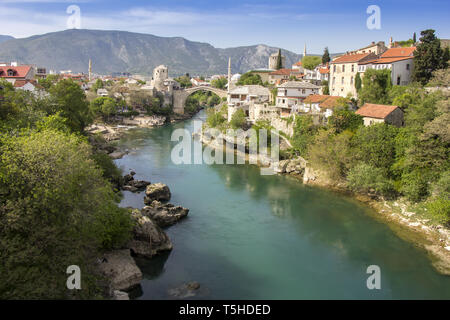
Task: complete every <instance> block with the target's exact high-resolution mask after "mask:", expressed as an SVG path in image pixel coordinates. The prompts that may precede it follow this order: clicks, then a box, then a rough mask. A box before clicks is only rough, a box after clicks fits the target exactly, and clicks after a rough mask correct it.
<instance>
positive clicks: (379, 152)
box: [352, 123, 399, 175]
mask: <svg viewBox="0 0 450 320" xmlns="http://www.w3.org/2000/svg"><path fill="white" fill-rule="evenodd" d="M398 131H399V129H398V128H396V127H394V126H391V125H387V124H383V123H381V124H374V125H371V126H368V127H360V128H359V129H358V130H357V131H356V134H355V135H354V136H353V139H352V146H353V150H354V153H355V157H356V159H358V160H361V161H363V162H365V163H367V164H369V165H371V166H373V167H374V168H379V169H382V170H383V172H384V174H386V175H387V174H388V173H389V171H390V169H391V166H392V165H393V164H394V162H395V157H396V153H395V150H396V140H395V138H396V136H397V134H398Z"/></svg>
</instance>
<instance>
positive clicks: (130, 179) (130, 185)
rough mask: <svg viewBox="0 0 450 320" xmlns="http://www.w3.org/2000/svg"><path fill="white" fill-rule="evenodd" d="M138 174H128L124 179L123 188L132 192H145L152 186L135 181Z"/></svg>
mask: <svg viewBox="0 0 450 320" xmlns="http://www.w3.org/2000/svg"><path fill="white" fill-rule="evenodd" d="M135 174H136V172H134V171H131V172H130V173H129V174H126V175H125V176H124V177H123V181H124V186H123V187H122V189H123V190H125V191H130V192H138V191H143V190H145V188H146V187H147V186H148V185H150V182H148V181H144V180H134V175H135Z"/></svg>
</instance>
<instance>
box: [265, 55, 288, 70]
mask: <svg viewBox="0 0 450 320" xmlns="http://www.w3.org/2000/svg"><path fill="white" fill-rule="evenodd" d="M277 62H278V52H277V53H274V54H272V55H270V57H269V69H271V70H276V69H277ZM285 66H286V57H285V56H283V55H281V68H285Z"/></svg>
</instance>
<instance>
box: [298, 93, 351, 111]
mask: <svg viewBox="0 0 450 320" xmlns="http://www.w3.org/2000/svg"><path fill="white" fill-rule="evenodd" d="M341 99H344V100H345V98H342V97H338V96H329V95H321V94H313V95H310V96H308V97H307V98H306V99H305V100H303V102H304V103H318V104H319V107H321V108H325V109H332V108H335V107H337V106H339V105H340V103H338V101H339V100H341Z"/></svg>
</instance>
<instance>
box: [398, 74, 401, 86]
mask: <svg viewBox="0 0 450 320" xmlns="http://www.w3.org/2000/svg"><path fill="white" fill-rule="evenodd" d="M400 80H401V78H400V76H398V77H397V85H398V86H399V85H400Z"/></svg>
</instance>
